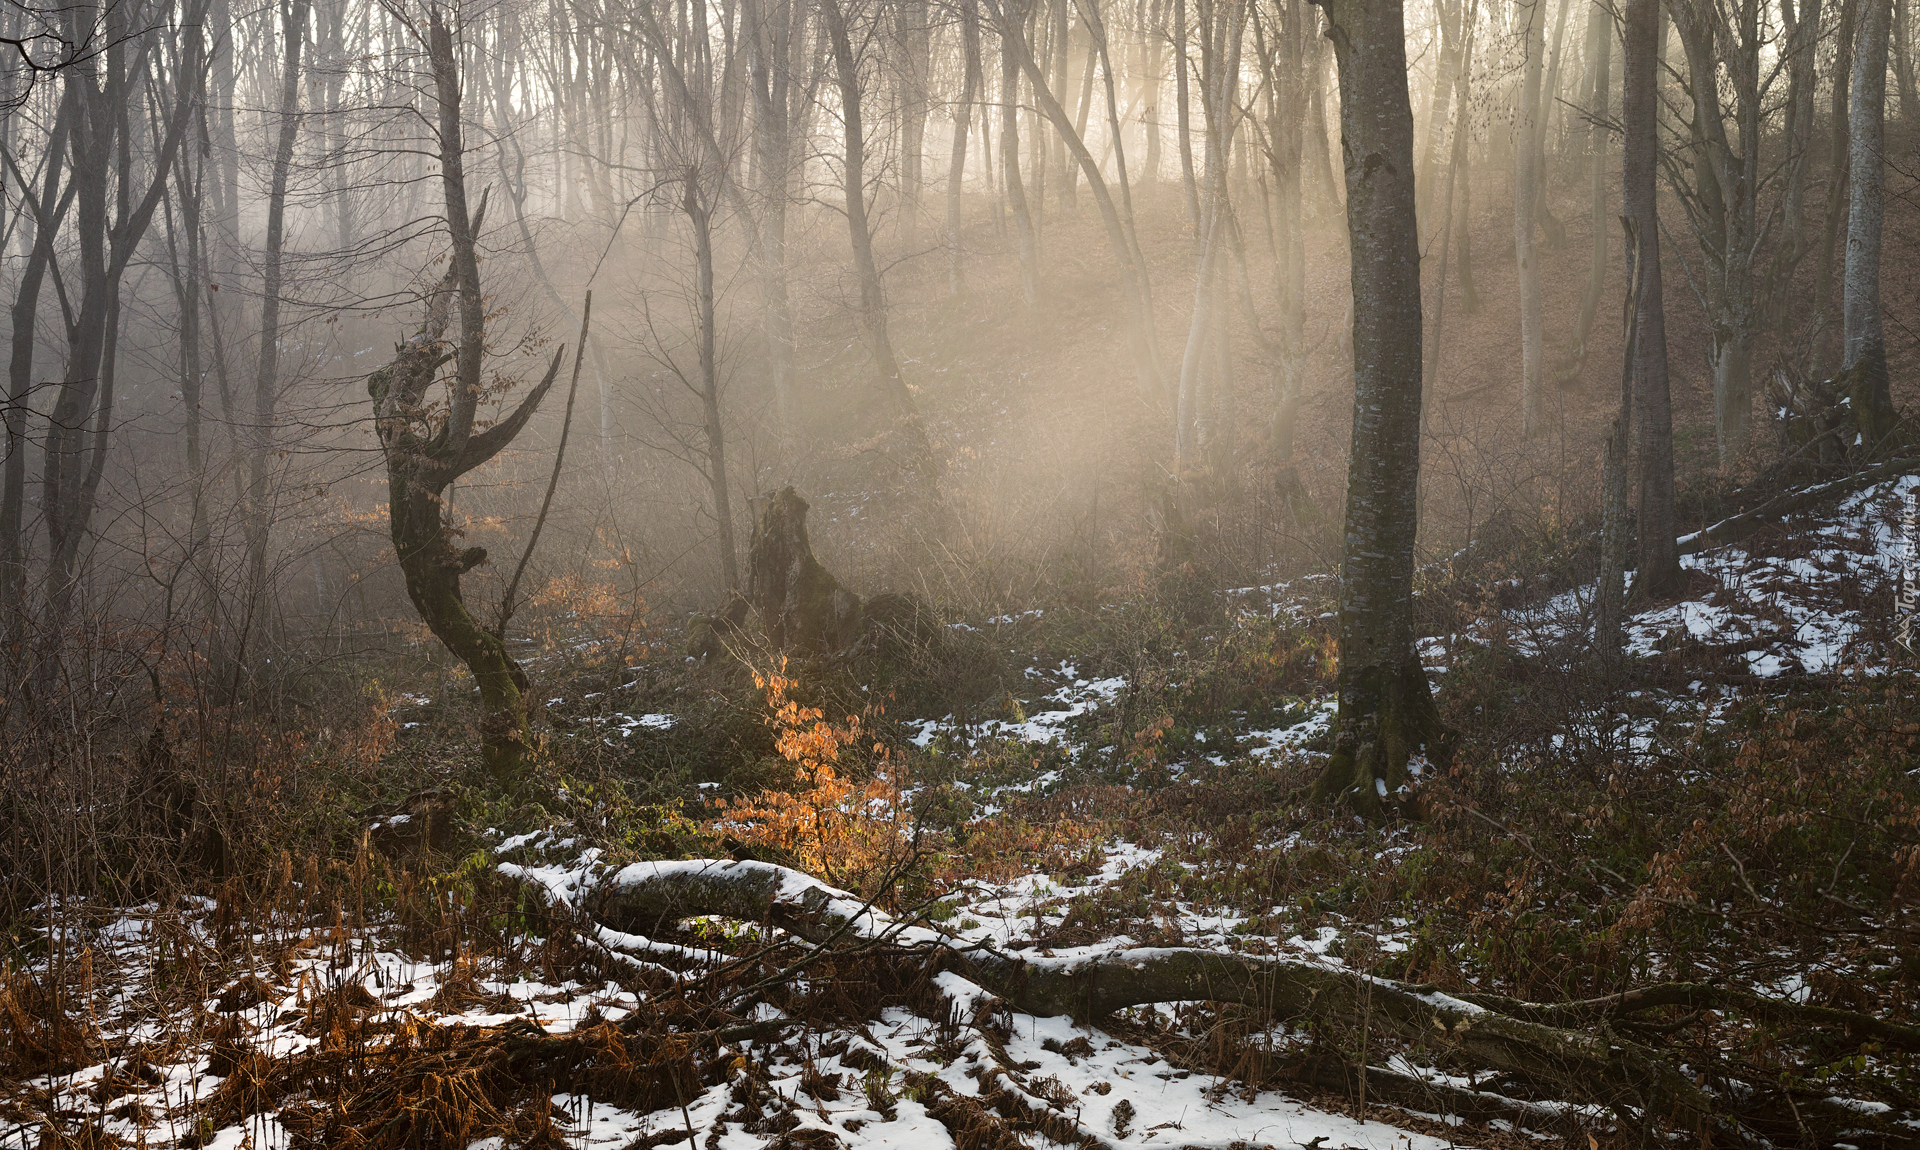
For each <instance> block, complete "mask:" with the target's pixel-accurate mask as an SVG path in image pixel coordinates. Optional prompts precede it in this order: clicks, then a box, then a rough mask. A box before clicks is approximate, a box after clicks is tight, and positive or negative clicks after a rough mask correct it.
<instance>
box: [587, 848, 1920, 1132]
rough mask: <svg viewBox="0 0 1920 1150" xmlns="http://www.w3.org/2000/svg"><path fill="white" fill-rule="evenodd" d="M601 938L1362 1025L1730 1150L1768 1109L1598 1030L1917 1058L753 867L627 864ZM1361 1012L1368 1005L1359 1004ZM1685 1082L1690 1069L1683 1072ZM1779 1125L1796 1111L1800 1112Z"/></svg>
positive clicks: (1077, 1008) (1642, 1002)
mask: <svg viewBox="0 0 1920 1150" xmlns="http://www.w3.org/2000/svg"><path fill="white" fill-rule="evenodd" d="M588 905H590V906H591V907H592V909H593V913H594V916H595V918H596V919H597V920H598V921H599V922H601V923H602V924H604V925H606V926H610V927H612V928H614V929H616V930H622V931H631V932H634V933H654V932H657V931H659V930H660V929H661V928H662V927H663V926H667V927H670V926H671V925H672V924H673V923H675V922H677V921H679V920H681V919H684V918H689V917H694V916H700V915H718V916H722V917H726V918H734V919H740V920H743V921H748V922H757V923H764V924H766V925H769V926H772V927H776V928H778V929H781V930H785V931H788V932H790V933H791V934H793V935H795V936H797V937H798V938H801V939H804V940H806V941H808V942H812V943H815V944H819V943H822V942H828V941H830V940H835V939H840V938H845V939H850V940H852V939H857V940H860V941H862V942H864V943H867V944H869V945H871V944H873V943H875V942H882V943H889V944H892V945H891V946H890V947H889V949H893V948H895V947H906V948H913V949H915V950H917V951H918V952H921V953H924V954H926V955H927V957H928V958H929V960H933V961H938V962H939V963H940V964H941V965H943V966H944V967H945V968H946V969H947V970H949V971H951V972H953V973H954V974H957V975H959V976H961V977H962V978H964V979H966V980H968V981H970V982H972V983H975V984H977V985H978V986H980V987H982V988H985V990H986V991H988V992H990V993H992V994H994V995H998V996H999V997H1000V998H1002V999H1004V1000H1005V1001H1006V1002H1007V1003H1008V1004H1010V1005H1011V1006H1013V1007H1014V1008H1015V1009H1018V1010H1020V1011H1023V1012H1025V1013H1028V1014H1033V1015H1037V1016H1052V1015H1072V1016H1074V1017H1076V1018H1081V1019H1095V1018H1099V1017H1102V1016H1104V1015H1108V1014H1111V1013H1112V1012H1113V1011H1116V1010H1120V1009H1123V1008H1125V1007H1130V1006H1139V1005H1146V1004H1150V1003H1164V1002H1185V1001H1194V1000H1208V1001H1213V1002H1221V1003H1237V1004H1244V1005H1248V1006H1253V1007H1257V1008H1260V1009H1263V1010H1267V1011H1271V1012H1272V1013H1273V1014H1274V1015H1275V1016H1277V1017H1278V1018H1281V1019H1285V1020H1288V1021H1294V1022H1298V1021H1307V1022H1316V1021H1317V1022H1326V1023H1333V1024H1338V1025H1342V1026H1346V1027H1358V1026H1362V1025H1365V1026H1367V1027H1368V1028H1369V1029H1370V1030H1372V1031H1375V1032H1382V1033H1385V1034H1389V1035H1392V1036H1394V1037H1396V1038H1398V1039H1400V1040H1401V1041H1402V1042H1403V1043H1404V1044H1406V1046H1407V1047H1408V1048H1409V1049H1411V1050H1414V1051H1419V1052H1424V1054H1425V1055H1426V1056H1428V1057H1430V1058H1433V1059H1435V1060H1439V1061H1445V1062H1449V1063H1454V1064H1464V1065H1468V1066H1472V1067H1476V1068H1479V1069H1484V1070H1492V1071H1498V1072H1502V1073H1505V1074H1510V1075H1514V1076H1516V1077H1517V1078H1520V1079H1523V1080H1526V1081H1530V1082H1533V1083H1536V1084H1540V1085H1545V1086H1549V1087H1550V1088H1551V1090H1552V1092H1553V1093H1554V1094H1555V1096H1557V1097H1560V1098H1563V1099H1566V1100H1568V1101H1572V1102H1577V1103H1584V1104H1590V1105H1601V1106H1607V1107H1612V1108H1615V1109H1616V1110H1620V1109H1621V1108H1627V1109H1628V1111H1630V1112H1637V1113H1638V1114H1639V1115H1641V1116H1642V1117H1643V1118H1649V1119H1657V1120H1661V1121H1665V1122H1668V1123H1672V1124H1674V1125H1676V1126H1679V1127H1683V1128H1689V1129H1696V1130H1697V1129H1703V1128H1706V1127H1713V1128H1716V1129H1718V1130H1720V1131H1721V1132H1722V1134H1723V1135H1724V1136H1727V1137H1730V1138H1732V1139H1733V1140H1735V1141H1757V1139H1755V1138H1754V1136H1753V1135H1752V1134H1749V1133H1748V1132H1747V1129H1743V1128H1749V1127H1750V1128H1752V1129H1760V1128H1767V1129H1769V1130H1772V1129H1776V1128H1777V1124H1778V1123H1779V1122H1781V1121H1787V1120H1788V1119H1785V1118H1783V1117H1782V1116H1781V1115H1778V1114H1774V1113H1771V1112H1768V1111H1766V1103H1767V1101H1768V1100H1769V1099H1773V1100H1779V1101H1785V1102H1786V1103H1787V1105H1788V1107H1789V1108H1790V1109H1791V1108H1793V1106H1794V1103H1795V1101H1796V1100H1794V1099H1788V1098H1787V1097H1786V1096H1785V1095H1784V1094H1782V1093H1780V1092H1779V1091H1777V1090H1770V1091H1764V1092H1753V1097H1751V1098H1748V1099H1746V1100H1745V1101H1744V1103H1743V1106H1744V1109H1738V1108H1736V1107H1734V1106H1733V1105H1731V1104H1730V1102H1729V1099H1728V1098H1727V1097H1724V1096H1722V1095H1720V1094H1717V1093H1715V1092H1713V1091H1710V1090H1708V1089H1707V1088H1706V1087H1705V1086H1703V1085H1702V1084H1700V1083H1699V1082H1698V1081H1696V1079H1695V1077H1694V1073H1693V1072H1685V1073H1683V1072H1682V1071H1681V1070H1680V1069H1679V1067H1678V1066H1677V1065H1676V1064H1675V1063H1674V1062H1672V1061H1670V1060H1669V1059H1668V1058H1667V1057H1665V1056H1664V1055H1663V1054H1662V1053H1661V1052H1660V1051H1659V1050H1657V1049H1655V1048H1654V1047H1652V1046H1649V1045H1647V1044H1646V1043H1644V1042H1641V1041H1636V1040H1633V1039H1631V1038H1628V1037H1626V1036H1624V1035H1623V1034H1621V1033H1620V1032H1619V1031H1617V1030H1616V1029H1614V1027H1613V1026H1612V1025H1611V1024H1612V1023H1615V1022H1621V1023H1623V1024H1624V1022H1625V1021H1626V1017H1627V1016H1629V1015H1633V1014H1637V1013H1640V1012H1643V1011H1648V1010H1654V1009H1661V1008H1668V1007H1677V1008H1685V1009H1689V1010H1695V1011H1701V1010H1719V1011H1730V1012H1736V1013H1739V1014H1742V1015H1745V1016H1747V1017H1749V1018H1751V1019H1753V1020H1755V1021H1757V1022H1762V1023H1767V1024H1773V1025H1785V1026H1793V1027H1799V1028H1805V1029H1811V1030H1829V1031H1832V1030H1839V1031H1844V1032H1846V1033H1847V1034H1849V1035H1852V1036H1855V1037H1857V1038H1871V1039H1873V1040H1875V1041H1878V1042H1881V1043H1883V1044H1884V1045H1886V1046H1889V1047H1895V1048H1898V1049H1902V1050H1920V1029H1916V1028H1913V1027H1910V1026H1906V1025H1903V1024H1898V1023H1892V1022H1888V1021H1886V1020H1884V1019H1878V1018H1874V1017H1872V1016H1870V1015H1866V1014H1860V1013H1856V1012H1852V1011H1844V1010H1835V1009H1831V1008H1825V1007H1813V1006H1806V1005H1802V1004H1798V1003H1792V1002H1786V1001H1782V1000H1779V999H1771V998H1767V997H1765V996H1762V995H1758V994H1754V993H1752V992H1750V991H1743V990H1736V989H1732V988H1726V987H1713V986H1706V985H1702V984H1695V983H1667V984H1661V985H1658V986H1652V987H1646V988H1642V989H1640V990H1636V991H1630V992H1627V993H1624V994H1619V995H1613V996H1609V997H1608V998H1604V999H1595V1000H1591V1001H1587V1002H1575V1003H1561V1004H1546V1003H1530V1002H1523V1001H1520V1000H1518V999H1511V998H1504V997H1501V996H1497V995H1479V994H1472V995H1467V994H1459V995H1456V994H1448V993H1445V992H1443V991H1441V990H1440V989H1439V988H1437V987H1434V986H1423V985H1410V984H1407V983H1402V982H1397V981H1394V980H1392V979H1385V978H1378V977H1375V976H1372V975H1369V974H1366V973H1363V972H1359V971H1353V970H1349V969H1346V968H1343V967H1339V966H1335V965H1332V964H1329V963H1326V962H1324V961H1322V960H1317V959H1309V958H1289V957H1281V956H1257V955H1237V954H1226V953H1219V952H1215V951H1205V950H1196V949H1188V948H1138V949H1132V950H1120V951H1112V952H1107V953H1103V954H1099V955H1094V956H1090V957H1077V958H1048V957H1042V956H1038V955H1031V954H1020V953H1010V952H1005V951H1001V950H997V949H993V948H991V947H987V946H979V945H975V946H967V945H962V944H961V943H960V942H959V941H958V940H955V939H953V938H951V937H949V936H946V935H943V934H941V933H939V932H938V931H935V930H932V929H929V928H927V927H923V926H916V925H912V924H907V923H902V922H898V921H895V920H893V919H891V918H889V917H887V916H886V915H884V914H882V913H880V912H879V911H877V910H875V909H874V908H873V907H872V906H871V904H870V903H867V902H864V901H863V900H861V899H860V898H858V897H857V896H855V895H852V894H849V893H847V892H845V891H839V890H835V889H833V888H831V887H828V886H825V885H824V884H821V883H819V882H816V881H815V880H813V879H811V878H809V877H808V876H806V875H804V874H801V873H799V872H797V871H793V870H789V869H787V868H785V867H780V866H775V865H773V864H770V863H762V862H753V861H709V860H696V861H686V862H670V863H639V864H635V865H633V866H630V867H627V868H626V869H624V870H621V871H619V872H617V873H615V874H613V875H612V876H610V877H609V878H608V879H607V880H605V881H604V882H602V883H601V885H600V887H599V893H598V897H597V899H595V900H589V903H588ZM1369 999H1370V1005H1369V1004H1368V1001H1367V1000H1369ZM1694 1069H1695V1072H1697V1068H1694ZM1799 1101H1800V1102H1801V1106H1800V1109H1799V1110H1798V1111H1796V1112H1795V1115H1796V1116H1795V1117H1793V1118H1791V1120H1790V1121H1791V1122H1792V1123H1793V1124H1794V1125H1797V1124H1798V1123H1799V1122H1800V1121H1801V1120H1802V1118H1803V1117H1804V1116H1805V1114H1806V1113H1808V1111H1806V1107H1805V1099H1801V1100H1799ZM1816 1109H1818V1110H1819V1111H1821V1112H1823V1113H1826V1114H1828V1115H1829V1116H1831V1117H1834V1118H1835V1119H1836V1120H1838V1119H1839V1118H1840V1117H1842V1116H1844V1117H1845V1119H1846V1121H1847V1123H1848V1124H1849V1127H1850V1128H1853V1129H1871V1130H1873V1131H1874V1132H1875V1133H1877V1134H1879V1135H1880V1136H1881V1137H1882V1138H1883V1139H1884V1140H1885V1144H1888V1145H1915V1144H1920V1140H1916V1139H1915V1138H1913V1137H1912V1135H1911V1132H1910V1131H1907V1130H1904V1129H1902V1128H1901V1127H1900V1126H1899V1125H1898V1124H1897V1123H1895V1122H1894V1121H1892V1119H1893V1118H1894V1117H1897V1116H1895V1115H1872V1114H1868V1113H1865V1112H1863V1111H1860V1110H1856V1109H1849V1108H1847V1107H1845V1106H1820V1107H1817V1108H1816Z"/></svg>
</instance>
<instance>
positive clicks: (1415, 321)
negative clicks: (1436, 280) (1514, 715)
mask: <svg viewBox="0 0 1920 1150" xmlns="http://www.w3.org/2000/svg"><path fill="white" fill-rule="evenodd" d="M1321 7H1322V11H1324V12H1325V13H1326V16H1327V25H1328V29H1327V34H1328V36H1329V37H1330V38H1331V39H1332V40H1333V46H1334V52H1335V54H1336V57H1337V59H1338V61H1339V66H1340V138H1341V152H1342V155H1343V156H1344V157H1345V161H1346V176H1347V230H1348V236H1349V241H1348V242H1349V250H1350V251H1351V253H1352V261H1353V273H1352V274H1353V389H1354V393H1353V446H1352V454H1351V455H1350V456H1349V458H1348V464H1347V468H1348V471H1347V517H1346V546H1345V550H1344V552H1343V555H1342V558H1341V568H1340V679H1339V693H1340V703H1339V706H1340V710H1339V715H1338V717H1337V719H1336V720H1335V726H1334V739H1333V754H1332V755H1331V757H1330V758H1329V759H1328V761H1327V766H1326V769H1325V770H1324V771H1323V773H1322V774H1321V776H1320V779H1319V781H1318V782H1317V784H1316V785H1315V788H1314V789H1315V792H1316V793H1317V794H1319V795H1320V796H1322V797H1326V798H1334V797H1337V798H1339V799H1341V800H1342V801H1344V802H1346V803H1348V804H1350V805H1351V806H1353V807H1354V809H1356V810H1359V811H1363V812H1368V813H1372V814H1378V813H1380V812H1382V811H1383V810H1385V809H1386V807H1387V805H1388V803H1389V802H1390V801H1392V798H1393V796H1396V795H1398V794H1400V793H1401V789H1402V787H1403V786H1405V784H1406V783H1407V781H1408V778H1409V770H1408V765H1407V764H1408V762H1409V761H1410V760H1411V759H1413V758H1414V757H1415V756H1416V755H1419V754H1421V753H1422V752H1423V750H1424V749H1426V748H1427V747H1429V746H1430V745H1432V744H1434V743H1435V742H1436V741H1437V740H1438V738H1439V737H1440V733H1441V732H1440V721H1439V714H1438V712H1437V711H1436V710H1435V708H1434V705H1433V698H1432V695H1431V694H1430V693H1429V691H1428V689H1427V675H1426V671H1425V669H1424V668H1422V667H1421V665H1420V656H1419V654H1418V652H1417V651H1415V649H1414V641H1413V640H1414V635H1413V548H1414V536H1415V530H1416V528H1417V526H1418V520H1419V498H1418V496H1419V476H1420V467H1419V459H1420V374H1421V362H1420V358H1421V357H1420V339H1421V318H1420V236H1419V224H1418V220H1417V219H1416V216H1415V212H1414V167H1413V105H1412V101H1411V99H1410V97H1409V96H1408V92H1407V52H1406V27H1405V21H1404V18H1403V15H1402V9H1401V5H1400V3H1399V2H1398V0H1376V2H1371V3H1369V2H1366V0H1322V6H1321Z"/></svg>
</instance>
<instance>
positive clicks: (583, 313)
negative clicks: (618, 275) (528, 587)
mask: <svg viewBox="0 0 1920 1150" xmlns="http://www.w3.org/2000/svg"><path fill="white" fill-rule="evenodd" d="M592 319H593V293H592V292H591V291H589V292H587V298H586V302H585V303H584V304H583V305H582V306H581V308H580V342H579V344H577V345H576V346H575V347H574V349H573V379H572V381H570V382H569V383H568V384H567V411H566V414H565V415H564V416H562V417H561V420H560V446H559V447H557V448H556V449H555V450H554V453H553V474H552V475H550V476H548V478H547V495H546V498H544V499H542V500H541V501H540V515H539V517H538V518H536V519H535V520H534V521H533V534H531V535H529V536H527V549H526V550H525V551H522V552H521V553H520V565H519V566H517V567H515V568H514V569H513V578H511V579H509V580H507V593H506V594H504V595H502V596H501V597H500V619H499V621H498V622H496V623H495V624H494V626H493V637H494V638H496V639H504V638H505V637H506V634H507V622H508V621H509V620H510V619H512V618H513V596H514V594H515V592H517V591H519V590H520V576H522V575H524V574H526V570H527V561H528V560H530V559H532V558H533V549H534V547H535V546H536V545H537V544H538V543H539V542H540V530H541V528H543V527H545V526H546V525H547V512H548V511H549V510H550V509H551V508H552V507H553V493H554V490H555V489H556V488H558V487H559V486H560V467H561V465H562V464H563V463H564V462H565V461H566V458H567V433H568V432H569V431H571V430H572V429H573V401H574V397H576V396H578V395H579V394H580V361H581V360H582V359H583V358H585V352H586V349H587V325H588V323H589V322H591V321H592Z"/></svg>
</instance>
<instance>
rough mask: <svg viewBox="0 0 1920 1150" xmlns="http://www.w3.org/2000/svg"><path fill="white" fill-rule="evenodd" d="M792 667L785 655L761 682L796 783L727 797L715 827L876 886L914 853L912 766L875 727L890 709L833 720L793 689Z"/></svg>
mask: <svg viewBox="0 0 1920 1150" xmlns="http://www.w3.org/2000/svg"><path fill="white" fill-rule="evenodd" d="M785 672H786V663H785V661H784V660H783V661H782V662H781V665H780V669H779V670H778V671H771V672H768V673H767V674H765V675H762V674H760V673H759V672H757V671H756V672H754V676H753V681H754V685H755V686H757V687H759V688H760V689H761V690H764V691H765V692H766V693H767V711H768V715H767V722H768V724H769V725H770V726H771V727H772V728H773V731H774V748H775V750H776V751H777V752H778V753H779V755H780V757H781V758H782V759H784V760H785V761H786V762H787V763H788V764H789V765H790V766H791V767H792V768H793V771H794V774H795V776H796V777H795V789H794V790H792V791H781V790H772V789H767V790H762V791H761V792H760V793H759V794H758V795H755V796H752V797H750V798H745V799H734V800H727V799H722V800H720V804H719V806H720V816H719V817H718V818H717V819H715V820H714V822H713V824H712V829H713V830H714V831H715V832H717V833H719V834H722V835H726V836H729V837H731V838H733V839H735V840H736V841H738V842H741V843H743V844H745V845H747V846H749V847H761V848H771V849H772V850H773V851H775V852H778V853H779V854H781V855H782V856H784V857H785V858H787V859H790V860H792V861H793V863H794V864H795V865H796V866H798V867H799V868H800V869H801V870H804V871H806V872H807V873H809V874H813V875H817V876H818V877H820V878H823V879H825V880H826V881H828V882H830V883H832V884H834V885H836V886H841V887H845V888H847V889H849V890H854V891H860V892H862V893H869V894H870V893H873V891H874V890H875V889H876V888H877V887H878V886H879V885H880V884H881V883H882V881H883V879H884V877H885V876H886V874H887V873H888V872H889V870H891V869H893V868H895V867H897V866H898V865H899V864H900V863H902V862H903V861H904V860H905V859H906V857H907V856H908V854H909V853H910V838H911V823H912V819H911V816H910V814H909V812H908V811H907V809H906V803H905V800H904V798H903V797H902V791H903V789H904V788H905V785H906V769H905V766H904V765H903V764H902V763H901V762H900V761H899V760H898V759H897V758H896V757H895V756H894V755H893V754H892V752H891V751H890V749H889V748H888V747H887V745H886V744H885V743H883V742H881V741H880V740H878V739H877V738H875V737H874V736H873V734H872V731H871V729H870V723H871V720H873V719H874V718H875V717H877V716H878V715H879V714H880V713H881V712H882V710H883V708H882V707H881V706H880V705H879V704H877V703H875V704H870V705H869V706H868V707H867V708H866V714H865V715H848V716H847V717H846V719H845V720H844V721H841V722H831V721H829V720H828V719H827V718H826V717H825V713H824V712H823V711H822V710H821V709H820V708H819V707H809V706H805V705H803V704H801V703H799V702H797V701H796V700H795V699H794V698H793V697H792V696H793V693H794V689H795V688H796V687H797V686H798V683H797V682H796V681H795V680H793V679H791V678H789V677H787V675H786V673H785Z"/></svg>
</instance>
